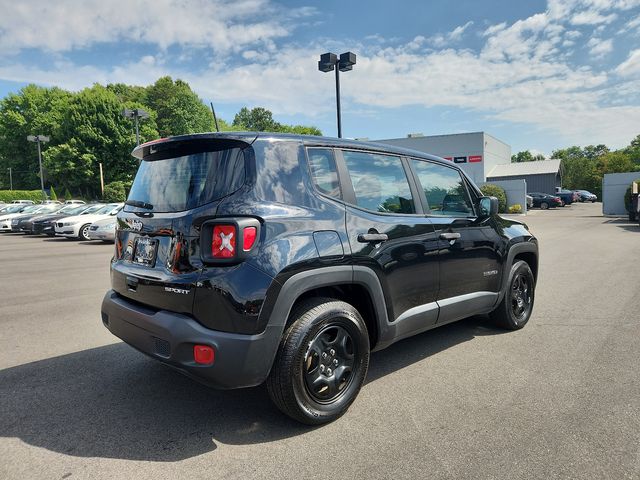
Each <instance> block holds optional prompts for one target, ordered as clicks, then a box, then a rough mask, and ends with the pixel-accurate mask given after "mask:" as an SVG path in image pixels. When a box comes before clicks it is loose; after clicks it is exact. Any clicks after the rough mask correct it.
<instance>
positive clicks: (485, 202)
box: [479, 197, 498, 218]
mask: <svg viewBox="0 0 640 480" xmlns="http://www.w3.org/2000/svg"><path fill="white" fill-rule="evenodd" d="M479 210H480V214H479V217H480V218H487V217H491V216H493V215H496V214H497V213H498V199H497V198H496V197H481V198H480V202H479Z"/></svg>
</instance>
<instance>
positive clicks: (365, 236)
mask: <svg viewBox="0 0 640 480" xmlns="http://www.w3.org/2000/svg"><path fill="white" fill-rule="evenodd" d="M387 240H389V235H387V234H386V233H360V234H358V242H360V243H380V242H386V241H387Z"/></svg>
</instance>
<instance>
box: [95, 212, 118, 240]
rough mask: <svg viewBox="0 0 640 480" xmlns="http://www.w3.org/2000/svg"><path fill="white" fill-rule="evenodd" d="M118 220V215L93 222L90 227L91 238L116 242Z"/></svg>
mask: <svg viewBox="0 0 640 480" xmlns="http://www.w3.org/2000/svg"><path fill="white" fill-rule="evenodd" d="M116 221H117V219H116V217H110V218H104V219H102V220H98V221H96V222H93V223H92V224H91V226H90V227H89V240H102V241H103V242H108V243H113V242H115V240H116Z"/></svg>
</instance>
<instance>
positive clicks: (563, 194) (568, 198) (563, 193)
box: [555, 190, 577, 207]
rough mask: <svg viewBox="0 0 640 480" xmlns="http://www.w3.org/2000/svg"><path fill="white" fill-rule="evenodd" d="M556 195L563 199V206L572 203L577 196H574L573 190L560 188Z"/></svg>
mask: <svg viewBox="0 0 640 480" xmlns="http://www.w3.org/2000/svg"><path fill="white" fill-rule="evenodd" d="M555 196H556V197H560V200H561V201H562V205H560V206H561V207H564V206H565V205H571V204H572V203H573V202H574V201H576V200H575V199H576V198H577V197H574V193H573V192H572V191H571V190H559V191H557V192H556V193H555Z"/></svg>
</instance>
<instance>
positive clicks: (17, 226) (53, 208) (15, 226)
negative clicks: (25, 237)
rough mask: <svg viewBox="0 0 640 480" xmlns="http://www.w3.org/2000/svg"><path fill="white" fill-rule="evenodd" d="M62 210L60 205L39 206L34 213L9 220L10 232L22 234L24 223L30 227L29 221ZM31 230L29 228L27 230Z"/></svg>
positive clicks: (46, 204)
mask: <svg viewBox="0 0 640 480" xmlns="http://www.w3.org/2000/svg"><path fill="white" fill-rule="evenodd" d="M61 208H62V204H60V203H45V204H42V205H40V208H39V209H38V210H37V211H36V212H29V213H23V214H20V215H18V216H16V217H13V218H12V219H11V231H12V232H24V230H23V224H24V226H25V228H26V222H29V225H31V219H32V218H34V217H38V216H41V215H48V214H50V213H54V212H57V211H58V210H60V209H61ZM30 229H31V228H30V227H29V230H30Z"/></svg>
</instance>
